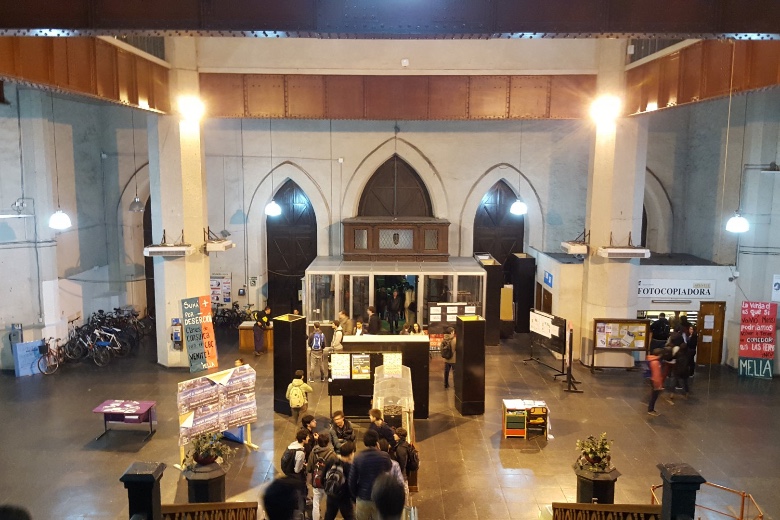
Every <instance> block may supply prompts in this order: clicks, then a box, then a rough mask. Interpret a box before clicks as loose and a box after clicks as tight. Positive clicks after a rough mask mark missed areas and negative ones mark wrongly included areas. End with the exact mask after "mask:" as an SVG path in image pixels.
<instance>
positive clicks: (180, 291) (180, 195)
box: [148, 38, 210, 367]
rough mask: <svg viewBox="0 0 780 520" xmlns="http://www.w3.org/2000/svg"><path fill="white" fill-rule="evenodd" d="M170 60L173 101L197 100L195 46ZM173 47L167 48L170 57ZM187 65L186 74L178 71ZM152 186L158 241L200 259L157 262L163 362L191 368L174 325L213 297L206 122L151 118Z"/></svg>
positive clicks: (179, 46) (188, 41) (187, 41)
mask: <svg viewBox="0 0 780 520" xmlns="http://www.w3.org/2000/svg"><path fill="white" fill-rule="evenodd" d="M172 40H174V41H173V42H170V47H171V52H170V53H169V54H168V56H169V58H171V60H172V63H173V64H174V67H175V68H174V69H173V70H171V80H172V81H171V84H172V87H173V88H172V91H171V92H172V100H171V105H172V106H174V107H175V106H176V101H177V99H178V95H179V94H181V95H197V93H198V75H197V71H196V70H195V69H194V64H195V56H196V49H195V42H194V39H192V38H174V39H172ZM168 43H169V42H166V53H168V47H169V45H168ZM178 64H182V68H176V67H177V66H178ZM148 136H149V180H150V188H151V199H152V203H151V206H152V240H153V242H154V243H160V242H162V236H163V231H164V232H165V236H166V240H167V242H168V243H174V242H175V243H179V242H183V243H187V244H190V245H192V246H193V247H194V248H195V253H194V254H192V255H189V256H186V257H183V258H171V257H156V258H155V259H154V281H155V306H156V324H157V361H158V362H159V363H160V364H162V365H165V366H180V367H185V366H189V361H188V359H187V355H186V352H182V351H178V350H174V349H173V343H172V342H171V319H172V318H181V317H182V315H181V300H182V299H184V298H191V297H194V296H203V295H208V294H209V276H210V269H209V258H208V256H207V255H206V254H205V252H204V250H203V245H204V242H205V241H204V238H203V230H204V229H205V228H206V226H207V225H208V212H207V204H206V193H205V175H204V171H203V163H204V161H203V148H202V144H201V126H200V122H191V121H184V120H182V119H181V118H180V117H179V116H178V115H176V116H153V115H150V116H148Z"/></svg>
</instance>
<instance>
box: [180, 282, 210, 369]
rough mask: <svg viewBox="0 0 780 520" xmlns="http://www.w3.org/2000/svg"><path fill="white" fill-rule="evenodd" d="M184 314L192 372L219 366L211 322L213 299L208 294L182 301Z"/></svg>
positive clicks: (185, 335) (185, 337) (185, 336)
mask: <svg viewBox="0 0 780 520" xmlns="http://www.w3.org/2000/svg"><path fill="white" fill-rule="evenodd" d="M181 310H182V315H183V316H184V340H185V343H186V345H187V356H188V357H189V360H190V372H200V371H201V370H208V369H209V368H216V367H217V341H216V339H215V338H214V324H213V323H211V299H210V298H209V297H208V296H205V295H204V296H198V297H196V298H185V299H184V300H182V301H181Z"/></svg>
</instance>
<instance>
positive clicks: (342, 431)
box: [328, 410, 355, 451]
mask: <svg viewBox="0 0 780 520" xmlns="http://www.w3.org/2000/svg"><path fill="white" fill-rule="evenodd" d="M332 419H333V421H332V422H331V423H330V430H329V432H328V433H329V434H330V443H331V444H333V449H334V450H336V451H338V450H340V449H341V447H342V446H343V445H344V443H346V442H352V443H354V442H355V431H354V430H353V429H352V424H351V423H350V422H349V421H348V420H347V419H346V418H345V417H344V412H342V411H341V410H336V411H335V412H333V417H332Z"/></svg>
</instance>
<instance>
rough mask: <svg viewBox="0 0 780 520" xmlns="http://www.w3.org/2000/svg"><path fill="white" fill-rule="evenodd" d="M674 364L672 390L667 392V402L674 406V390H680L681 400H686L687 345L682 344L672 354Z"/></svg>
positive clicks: (687, 375) (688, 373) (688, 354)
mask: <svg viewBox="0 0 780 520" xmlns="http://www.w3.org/2000/svg"><path fill="white" fill-rule="evenodd" d="M674 358H675V363H674V366H672V389H671V391H670V392H669V402H670V403H671V404H674V394H675V391H676V390H682V395H683V398H686V399H687V398H688V377H690V370H691V367H690V362H691V359H690V352H689V351H688V345H686V344H685V343H682V344H681V345H680V346H679V347H678V348H677V352H675V354H674Z"/></svg>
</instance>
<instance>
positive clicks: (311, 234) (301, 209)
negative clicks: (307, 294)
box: [266, 181, 317, 316]
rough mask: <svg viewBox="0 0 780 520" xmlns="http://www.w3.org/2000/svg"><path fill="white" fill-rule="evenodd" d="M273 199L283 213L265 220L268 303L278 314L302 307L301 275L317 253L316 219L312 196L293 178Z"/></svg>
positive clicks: (274, 314)
mask: <svg viewBox="0 0 780 520" xmlns="http://www.w3.org/2000/svg"><path fill="white" fill-rule="evenodd" d="M274 200H276V202H277V204H279V206H281V207H282V214H281V215H279V216H278V217H267V220H266V231H267V239H268V244H267V245H268V305H269V306H270V307H271V314H272V315H273V316H279V315H280V314H288V313H291V312H292V311H293V309H296V308H297V309H300V302H299V301H298V290H299V289H300V288H301V278H303V276H304V274H305V272H306V268H307V267H309V264H310V263H311V262H312V260H314V259H315V258H316V257H317V219H316V217H315V215H314V209H313V208H312V206H311V202H310V201H309V198H308V197H307V196H306V194H305V193H304V192H303V190H302V189H301V188H300V187H299V186H298V185H297V184H295V183H294V182H293V181H287V182H286V183H284V185H283V186H282V187H281V188H279V191H277V192H276V195H275V197H274Z"/></svg>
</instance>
